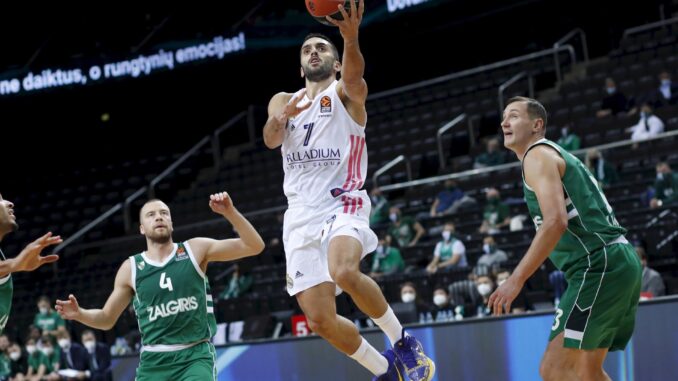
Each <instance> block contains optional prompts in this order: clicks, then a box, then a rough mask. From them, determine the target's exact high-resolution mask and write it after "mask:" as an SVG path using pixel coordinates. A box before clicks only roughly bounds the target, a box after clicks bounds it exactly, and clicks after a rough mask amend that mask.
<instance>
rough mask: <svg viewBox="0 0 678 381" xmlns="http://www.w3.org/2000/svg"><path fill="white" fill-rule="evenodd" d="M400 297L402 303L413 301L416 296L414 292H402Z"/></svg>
mask: <svg viewBox="0 0 678 381" xmlns="http://www.w3.org/2000/svg"><path fill="white" fill-rule="evenodd" d="M400 298H401V299H402V301H403V303H412V302H414V299H415V298H416V296H415V294H414V292H403V294H402V295H401V296H400Z"/></svg>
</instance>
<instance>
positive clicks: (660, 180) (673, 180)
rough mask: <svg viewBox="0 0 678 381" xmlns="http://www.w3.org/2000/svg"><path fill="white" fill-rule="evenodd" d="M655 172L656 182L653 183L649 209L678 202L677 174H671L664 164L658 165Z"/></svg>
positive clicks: (666, 164)
mask: <svg viewBox="0 0 678 381" xmlns="http://www.w3.org/2000/svg"><path fill="white" fill-rule="evenodd" d="M656 170H657V180H655V182H654V191H655V194H654V198H653V199H652V200H650V207H651V208H658V207H661V206H662V205H664V204H665V203H671V202H675V201H676V200H678V173H673V171H671V167H670V166H669V164H668V163H666V162H660V163H658V164H657V167H656Z"/></svg>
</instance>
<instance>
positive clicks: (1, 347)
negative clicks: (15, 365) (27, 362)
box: [0, 335, 11, 380]
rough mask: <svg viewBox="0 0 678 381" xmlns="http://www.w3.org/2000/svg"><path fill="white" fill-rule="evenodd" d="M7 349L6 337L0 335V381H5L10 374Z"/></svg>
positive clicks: (7, 340) (7, 341) (7, 339)
mask: <svg viewBox="0 0 678 381" xmlns="http://www.w3.org/2000/svg"><path fill="white" fill-rule="evenodd" d="M8 348H9V338H8V337H7V335H0V380H7V379H8V378H9V374H10V373H11V369H10V366H11V360H10V359H9V356H7V349H8Z"/></svg>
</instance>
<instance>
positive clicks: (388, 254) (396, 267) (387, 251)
mask: <svg viewBox="0 0 678 381" xmlns="http://www.w3.org/2000/svg"><path fill="white" fill-rule="evenodd" d="M404 270H405V261H403V257H402V255H400V250H398V248H396V247H392V246H391V237H390V236H388V235H387V236H386V237H382V238H380V239H379V245H378V246H377V251H376V252H375V253H374V255H373V257H372V270H371V271H370V276H371V277H372V278H375V279H377V278H379V277H382V276H384V275H390V274H395V273H399V272H403V271H404Z"/></svg>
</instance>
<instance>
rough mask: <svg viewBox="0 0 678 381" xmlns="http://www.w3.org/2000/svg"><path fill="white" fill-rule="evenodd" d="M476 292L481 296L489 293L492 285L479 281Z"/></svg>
mask: <svg viewBox="0 0 678 381" xmlns="http://www.w3.org/2000/svg"><path fill="white" fill-rule="evenodd" d="M478 292H479V293H480V295H482V296H487V295H490V292H492V286H490V285H489V284H487V283H481V284H479V285H478Z"/></svg>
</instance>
